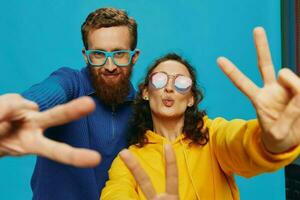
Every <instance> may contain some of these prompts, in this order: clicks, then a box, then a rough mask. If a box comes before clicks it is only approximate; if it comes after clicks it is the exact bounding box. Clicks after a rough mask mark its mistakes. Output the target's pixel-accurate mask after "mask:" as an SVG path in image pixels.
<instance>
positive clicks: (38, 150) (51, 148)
mask: <svg viewBox="0 0 300 200" xmlns="http://www.w3.org/2000/svg"><path fill="white" fill-rule="evenodd" d="M94 109H95V103H94V102H93V100H91V99H90V98H88V97H82V98H79V99H76V100H73V101H71V102H69V103H67V104H64V105H59V106H56V107H54V108H52V109H49V110H47V111H44V112H39V109H38V105H37V104H35V103H33V102H31V101H28V100H26V99H24V98H22V97H21V96H20V95H18V94H6V95H2V96H0V156H6V155H11V156H21V155H26V154H36V155H39V156H43V157H46V158H49V159H51V160H54V161H57V162H61V163H64V164H69V165H73V166H77V167H92V166H96V165H97V164H99V162H100V159H101V157H100V154H99V153H98V152H96V151H92V150H88V149H80V148H73V147H71V146H69V145H67V144H64V143H60V142H56V141H53V140H50V139H48V138H46V137H44V135H43V131H44V130H45V129H46V128H49V127H51V126H57V125H61V124H65V123H68V122H70V121H73V120H76V119H79V118H80V117H82V116H85V115H87V114H89V113H90V112H92V111H93V110H94Z"/></svg>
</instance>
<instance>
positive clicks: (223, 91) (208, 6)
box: [0, 0, 285, 200]
mask: <svg viewBox="0 0 300 200" xmlns="http://www.w3.org/2000/svg"><path fill="white" fill-rule="evenodd" d="M107 6H109V7H117V8H122V9H126V10H127V11H128V12H129V15H131V16H133V17H134V18H135V19H136V20H137V22H138V24H139V41H138V48H139V49H141V56H140V58H139V61H138V63H137V64H136V65H135V69H134V73H133V82H134V84H135V85H136V84H137V83H138V82H139V81H140V80H141V78H142V76H141V74H144V72H145V69H146V67H147V66H148V65H149V64H150V63H151V62H152V61H153V60H154V59H155V58H157V57H158V56H160V55H163V54H164V53H166V52H169V51H176V52H179V53H181V54H182V55H183V56H185V57H186V58H187V59H188V60H189V61H191V63H192V64H194V66H196V68H197V73H198V79H199V83H200V85H201V86H202V87H203V88H204V90H205V100H204V101H203V103H202V104H201V107H202V108H205V109H206V110H207V112H208V114H209V116H210V117H216V116H223V117H226V118H228V119H232V118H244V119H250V118H254V117H255V112H254V110H253V108H252V106H251V103H250V102H249V101H248V100H247V98H246V97H245V96H243V94H242V93H241V92H239V91H238V90H237V89H236V88H235V87H234V86H233V85H232V84H231V82H230V81H229V80H228V79H227V78H226V77H225V75H224V74H223V73H222V72H221V70H220V69H219V68H218V67H217V65H216V58H217V57H218V56H220V55H224V56H226V57H229V58H231V59H232V60H233V61H234V62H235V63H236V64H237V65H238V66H239V67H240V69H241V70H242V71H243V72H244V73H245V74H247V75H248V76H249V77H250V78H251V79H252V80H253V81H254V82H256V83H257V84H258V85H261V79H260V75H259V73H258V70H257V61H256V55H255V49H254V45H253V40H252V29H253V28H254V27H255V26H264V27H265V28H266V30H267V32H268V36H269V42H270V46H271V49H272V54H273V59H274V64H275V66H277V67H278V68H277V70H278V69H279V66H280V63H281V57H280V55H281V47H280V36H281V34H280V1H279V0H244V1H240V0H230V1H224V0H198V1H196V0H195V1H192V0H191V1H184V0H165V1H159V0H152V1H146V0H140V1H137V0H131V1H126V2H125V1H116V0H110V1H108V0H106V1H105V0H101V1H100V0H98V1H96V0H89V1H87V0H72V1H71V0H64V1H61V0H51V1H50V0H48V1H38V0H31V1H21V0H19V1H17V0H10V1H2V2H1V6H0V24H1V29H0V44H1V46H0V67H1V75H0V84H1V87H0V93H1V94H3V93H7V92H22V91H23V90H25V89H26V88H28V87H30V86H31V85H32V84H34V83H36V82H39V81H41V80H43V79H44V78H46V77H47V76H48V75H49V74H50V73H51V72H52V71H54V70H56V69H57V68H59V67H60V66H71V67H73V68H76V69H80V68H81V67H83V66H84V60H83V57H82V55H81V49H82V47H83V44H82V41H81V35H80V26H81V24H82V22H83V21H84V20H85V17H86V16H87V15H88V14H89V13H90V12H92V11H94V10H95V9H97V8H99V7H107ZM34 162H35V157H34V156H27V157H23V158H20V159H17V158H11V157H9V158H3V159H1V160H0V199H1V200H4V199H10V200H14V199H30V198H31V197H32V194H31V190H30V186H29V182H30V177H31V173H32V170H33V166H34ZM237 182H238V185H239V188H240V192H241V199H243V200H248V199H249V200H250V199H273V200H277V199H280V200H281V199H285V191H284V174H283V171H282V170H281V171H278V172H276V173H272V174H264V175H261V176H258V177H255V178H252V179H244V178H240V177H237ZM58 192H59V191H58Z"/></svg>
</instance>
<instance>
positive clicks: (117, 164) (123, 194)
mask: <svg viewBox="0 0 300 200" xmlns="http://www.w3.org/2000/svg"><path fill="white" fill-rule="evenodd" d="M108 175H109V180H108V181H107V182H106V184H105V187H104V188H103V190H102V193H101V198H100V199H101V200H120V199H128V200H135V199H139V197H138V194H137V192H136V188H137V183H136V181H135V179H134V177H133V176H132V175H131V172H130V171H129V170H128V168H127V167H126V165H125V164H124V162H123V161H122V160H121V158H120V157H119V156H117V157H116V158H115V160H114V161H113V163H112V166H111V168H110V170H109V172H108Z"/></svg>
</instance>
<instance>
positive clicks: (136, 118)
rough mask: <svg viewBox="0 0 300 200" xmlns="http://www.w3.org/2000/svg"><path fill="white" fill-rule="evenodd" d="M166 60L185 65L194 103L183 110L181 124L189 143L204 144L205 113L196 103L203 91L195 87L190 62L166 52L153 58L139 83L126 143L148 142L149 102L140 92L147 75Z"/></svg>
mask: <svg viewBox="0 0 300 200" xmlns="http://www.w3.org/2000/svg"><path fill="white" fill-rule="evenodd" d="M167 60H174V61H177V62H180V63H182V64H183V65H185V66H186V68H187V70H188V71H189V73H190V75H191V78H192V81H193V84H192V88H191V91H192V94H193V97H194V102H195V103H194V105H193V106H191V107H188V108H187V109H186V111H185V115H184V117H185V118H184V126H183V133H184V134H185V139H190V140H191V141H192V142H191V143H190V144H197V145H205V144H206V143H207V142H208V138H209V137H208V131H207V130H204V129H203V124H204V122H203V117H204V116H205V115H206V113H205V111H204V110H199V109H198V104H199V103H200V102H201V101H202V99H203V93H202V91H201V90H200V89H198V88H197V82H196V74H195V70H194V69H193V67H192V66H191V64H190V63H189V62H188V61H186V60H185V59H183V58H182V57H181V56H179V55H178V54H176V53H168V54H166V55H165V56H162V57H160V58H158V59H157V60H155V61H154V63H153V64H152V65H150V67H149V69H148V73H147V75H146V77H145V80H144V81H143V82H142V83H141V84H139V91H138V93H137V96H136V99H135V101H134V104H133V117H132V118H131V120H130V123H129V129H128V144H129V145H136V146H138V147H143V146H144V145H145V144H147V143H148V140H147V138H146V137H145V134H146V131H147V130H153V122H152V116H151V110H150V106H149V102H148V101H146V100H144V99H143V98H142V93H143V89H144V88H145V87H147V86H148V84H149V80H148V77H149V76H150V74H151V73H152V72H153V70H154V69H155V68H156V67H157V66H158V65H159V64H160V63H162V62H164V61H167Z"/></svg>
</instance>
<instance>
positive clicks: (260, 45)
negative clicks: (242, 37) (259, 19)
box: [253, 27, 276, 84]
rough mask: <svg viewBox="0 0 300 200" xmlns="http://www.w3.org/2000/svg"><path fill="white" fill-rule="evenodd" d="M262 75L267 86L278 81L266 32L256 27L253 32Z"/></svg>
mask: <svg viewBox="0 0 300 200" xmlns="http://www.w3.org/2000/svg"><path fill="white" fill-rule="evenodd" d="M253 35H254V42H255V47H256V54H257V59H258V66H259V70H260V74H261V76H262V79H263V81H264V83H265V84H268V83H271V82H274V81H276V76H275V71H274V67H273V62H272V57H271V52H270V48H269V44H268V39H267V35H266V32H265V30H264V29H263V28H262V27H256V28H255V29H254V31H253Z"/></svg>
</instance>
